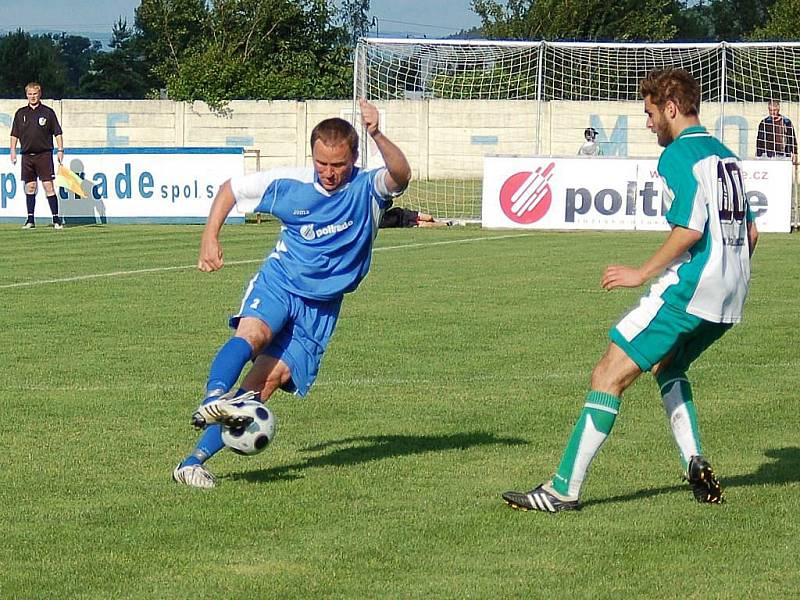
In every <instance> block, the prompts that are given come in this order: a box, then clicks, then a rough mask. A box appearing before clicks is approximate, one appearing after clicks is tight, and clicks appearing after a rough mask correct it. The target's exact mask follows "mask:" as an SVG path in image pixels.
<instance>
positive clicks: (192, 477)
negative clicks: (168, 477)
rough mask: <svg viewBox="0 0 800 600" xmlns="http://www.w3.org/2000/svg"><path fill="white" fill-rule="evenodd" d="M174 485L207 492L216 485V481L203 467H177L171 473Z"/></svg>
mask: <svg viewBox="0 0 800 600" xmlns="http://www.w3.org/2000/svg"><path fill="white" fill-rule="evenodd" d="M172 479H174V480H175V483H179V484H181V485H186V486H189V487H193V488H199V489H204V490H209V489H211V488H213V487H214V486H215V485H216V484H217V479H216V477H214V476H213V475H212V474H211V471H209V470H208V469H206V467H205V465H186V466H185V467H182V466H180V465H178V466H177V467H175V470H174V471H173V472H172Z"/></svg>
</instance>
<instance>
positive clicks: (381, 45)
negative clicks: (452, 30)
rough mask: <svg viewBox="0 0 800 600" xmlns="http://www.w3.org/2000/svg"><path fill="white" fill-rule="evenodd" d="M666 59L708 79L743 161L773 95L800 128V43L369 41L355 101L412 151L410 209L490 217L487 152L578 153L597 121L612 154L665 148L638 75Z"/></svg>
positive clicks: (714, 104)
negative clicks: (649, 121)
mask: <svg viewBox="0 0 800 600" xmlns="http://www.w3.org/2000/svg"><path fill="white" fill-rule="evenodd" d="M665 67H682V68H685V69H686V70H688V71H689V72H690V73H692V74H693V75H694V76H695V77H696V78H697V79H698V81H699V83H700V86H701V93H702V102H703V104H702V107H701V120H702V121H703V123H704V124H705V125H706V126H707V127H708V128H709V129H710V130H711V131H712V133H714V134H715V135H717V136H718V137H720V138H721V139H722V140H723V141H724V142H725V143H726V144H727V145H728V146H730V147H731V148H732V149H733V150H734V152H736V153H737V154H739V155H740V156H741V157H742V158H753V157H755V140H756V131H757V128H758V123H759V122H760V120H761V119H763V118H764V117H765V116H766V114H767V106H766V103H767V101H769V100H770V99H776V100H779V101H780V102H781V114H783V115H784V116H787V117H789V118H790V119H791V120H792V122H793V123H796V124H798V125H800V43H766V42H763V43H727V42H719V43H699V44H666V43H659V44H621V43H620V44H617V43H589V42H544V41H541V42H510V41H506V42H499V41H487V40H427V39H421V40H420V39H417V40H412V39H384V38H366V39H362V40H361V41H360V42H359V44H358V46H357V48H356V52H355V64H354V81H353V101H354V103H355V101H356V99H357V98H365V99H367V100H370V101H372V102H376V103H377V104H378V107H379V109H381V111H382V115H383V116H384V126H385V129H386V131H387V132H388V133H389V135H390V136H391V137H392V139H393V140H394V141H395V142H397V143H398V145H400V147H401V148H402V149H403V151H404V152H405V153H406V155H407V156H408V157H409V160H410V162H411V163H412V168H413V170H414V177H415V179H414V182H413V184H412V186H411V188H410V189H409V192H408V193H407V194H406V196H405V197H404V200H403V202H404V204H405V205H408V206H409V207H410V208H414V209H417V210H422V211H424V212H428V213H431V214H433V215H434V216H437V217H447V218H466V219H471V220H479V219H480V206H481V179H482V173H483V159H484V157H486V156H496V155H518V156H575V155H576V154H577V151H578V149H579V148H580V146H581V145H582V143H583V141H584V138H583V131H584V130H585V129H586V128H589V127H592V128H594V129H595V130H596V131H597V132H598V136H597V141H598V143H599V145H600V148H601V152H602V154H603V156H605V157H637V158H655V157H656V156H658V155H659V153H660V149H659V148H658V146H657V145H656V144H655V142H654V140H653V137H652V135H651V134H650V132H648V131H647V130H646V128H645V120H644V119H645V117H644V114H643V111H642V104H641V99H640V98H639V83H640V81H641V80H642V79H643V78H644V77H645V76H646V75H647V73H649V72H650V71H651V70H652V69H654V68H665ZM354 108H355V107H354ZM354 114H355V113H354ZM362 137H366V136H362ZM368 142H369V140H367V139H363V140H362V144H363V145H362V149H361V160H362V163H363V164H365V165H366V166H367V167H370V166H374V165H375V164H376V161H379V159H380V157H379V155H376V152H375V150H374V148H372V149H371V148H370V147H369V145H368ZM795 187H796V186H795ZM793 222H795V223H796V217H795V218H794V219H793Z"/></svg>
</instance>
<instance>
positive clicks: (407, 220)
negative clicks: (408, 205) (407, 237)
mask: <svg viewBox="0 0 800 600" xmlns="http://www.w3.org/2000/svg"><path fill="white" fill-rule="evenodd" d="M418 218H419V212H417V211H416V210H407V209H405V208H400V207H399V206H395V207H394V208H390V209H389V210H387V211H386V212H385V213H383V218H382V219H381V223H380V227H381V228H384V229H385V228H389V227H416V226H417V219H418Z"/></svg>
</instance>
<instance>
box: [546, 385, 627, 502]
mask: <svg viewBox="0 0 800 600" xmlns="http://www.w3.org/2000/svg"><path fill="white" fill-rule="evenodd" d="M619 405H620V399H619V398H617V397H616V396H612V395H611V394H606V393H604V392H595V391H590V392H589V393H588V394H587V396H586V403H585V404H584V405H583V412H582V413H581V416H580V419H578V423H577V424H576V425H575V429H573V431H572V435H571V436H570V438H569V442H567V447H566V449H565V450H564V455H563V456H562V458H561V464H559V465H558V471H556V474H555V476H554V477H553V480H552V481H551V483H550V487H551V488H552V490H553V491H555V492H556V493H557V494H559V495H561V496H563V497H564V498H565V499H569V500H577V499H578V496H579V495H580V492H581V486H582V485H583V480H584V478H585V477H586V472H587V471H588V470H589V465H590V464H591V463H592V459H593V458H594V457H595V455H596V454H597V452H598V451H599V450H600V447H601V446H602V445H603V442H605V441H606V438H607V437H608V434H609V433H611V428H612V427H613V426H614V421H615V420H616V418H617V413H618V412H619Z"/></svg>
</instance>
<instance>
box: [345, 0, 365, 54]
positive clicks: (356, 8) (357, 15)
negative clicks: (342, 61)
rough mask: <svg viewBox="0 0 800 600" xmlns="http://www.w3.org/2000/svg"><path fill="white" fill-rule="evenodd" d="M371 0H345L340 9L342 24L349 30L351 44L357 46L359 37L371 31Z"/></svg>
mask: <svg viewBox="0 0 800 600" xmlns="http://www.w3.org/2000/svg"><path fill="white" fill-rule="evenodd" d="M368 13H369V0H344V1H343V2H342V7H341V9H340V14H341V20H342V25H343V26H344V28H345V30H346V31H347V35H348V38H349V40H350V45H351V46H352V47H355V46H356V44H357V43H358V38H361V37H364V36H365V35H367V32H368V31H369V26H370V25H369V24H370V20H369V16H368Z"/></svg>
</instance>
